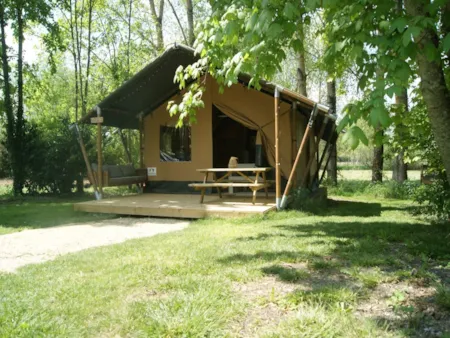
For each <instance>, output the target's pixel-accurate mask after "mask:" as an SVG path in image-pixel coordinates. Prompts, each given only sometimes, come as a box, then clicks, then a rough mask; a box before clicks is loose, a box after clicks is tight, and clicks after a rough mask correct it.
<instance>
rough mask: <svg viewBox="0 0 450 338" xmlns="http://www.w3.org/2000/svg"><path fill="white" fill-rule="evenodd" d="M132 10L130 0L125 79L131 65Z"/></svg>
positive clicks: (129, 74)
mask: <svg viewBox="0 0 450 338" xmlns="http://www.w3.org/2000/svg"><path fill="white" fill-rule="evenodd" d="M132 11H133V0H130V2H129V7H128V20H127V24H128V40H127V80H129V79H130V77H131V67H130V48H131V45H130V44H131V14H132Z"/></svg>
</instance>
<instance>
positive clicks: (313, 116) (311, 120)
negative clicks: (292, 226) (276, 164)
mask: <svg viewBox="0 0 450 338" xmlns="http://www.w3.org/2000/svg"><path fill="white" fill-rule="evenodd" d="M317 112H318V108H317V104H315V105H314V108H313V110H312V112H311V116H310V118H309V123H308V127H307V129H306V132H305V134H304V135H303V139H302V143H301V144H300V148H298V152H297V157H296V158H295V162H294V166H293V167H292V170H291V173H290V175H289V179H288V183H287V185H286V189H285V190H284V194H283V199H282V200H281V204H280V209H283V208H284V207H285V206H286V204H287V196H288V195H289V191H290V190H291V187H292V181H293V178H294V172H295V169H296V168H297V165H298V162H299V160H300V156H301V155H302V153H303V149H304V148H305V144H306V140H307V139H308V137H309V134H310V133H311V131H312V129H313V126H314V120H315V119H316V116H317Z"/></svg>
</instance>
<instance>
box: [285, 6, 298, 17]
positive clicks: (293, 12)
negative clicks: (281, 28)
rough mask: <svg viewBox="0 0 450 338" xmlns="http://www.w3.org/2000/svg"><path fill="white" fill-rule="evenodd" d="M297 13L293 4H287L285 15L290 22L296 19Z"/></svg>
mask: <svg viewBox="0 0 450 338" xmlns="http://www.w3.org/2000/svg"><path fill="white" fill-rule="evenodd" d="M296 13H298V10H297V7H296V6H294V5H293V4H292V3H291V2H286V4H285V5H284V10H283V15H284V16H285V17H286V18H288V19H289V20H292V19H294V18H295V17H296Z"/></svg>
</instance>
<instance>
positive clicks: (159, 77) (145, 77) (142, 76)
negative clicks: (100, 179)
mask: <svg viewBox="0 0 450 338" xmlns="http://www.w3.org/2000/svg"><path fill="white" fill-rule="evenodd" d="M196 60H197V57H196V56H195V55H194V51H193V49H191V48H189V47H185V46H181V45H175V46H173V47H171V48H169V49H167V50H166V51H165V52H164V53H163V54H161V55H160V56H159V57H157V58H156V59H155V60H153V61H152V62H150V63H149V64H148V65H147V66H145V67H144V68H143V69H142V70H140V71H139V72H138V73H137V74H136V75H134V76H133V77H132V78H130V79H129V80H128V81H126V82H125V83H124V84H123V85H122V86H120V87H119V88H117V89H116V90H115V91H113V92H112V93H111V94H109V95H108V96H107V97H106V98H105V99H103V101H101V102H100V103H98V104H97V106H98V107H100V108H101V110H102V116H103V117H104V122H103V124H104V125H105V126H111V127H118V128H122V129H139V115H140V114H141V113H142V114H144V116H145V115H147V114H149V113H151V112H152V111H153V110H155V109H156V108H158V107H159V106H160V105H161V104H163V103H164V102H165V101H167V100H168V99H170V98H171V97H172V96H173V95H175V94H176V93H177V92H178V91H179V87H178V84H177V83H174V75H175V72H176V70H177V68H178V67H179V66H180V65H182V66H187V65H190V64H192V63H194V62H195V61H196ZM96 114H97V112H96V109H95V108H94V109H92V110H91V111H90V112H89V113H88V114H87V115H86V116H85V117H83V118H82V119H81V121H80V122H82V123H89V121H90V118H91V117H94V116H96Z"/></svg>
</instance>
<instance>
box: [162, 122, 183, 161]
mask: <svg viewBox="0 0 450 338" xmlns="http://www.w3.org/2000/svg"><path fill="white" fill-rule="evenodd" d="M159 158H160V160H161V162H189V161H191V128H190V127H187V126H184V127H181V128H176V127H168V126H161V129H160V142H159Z"/></svg>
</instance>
